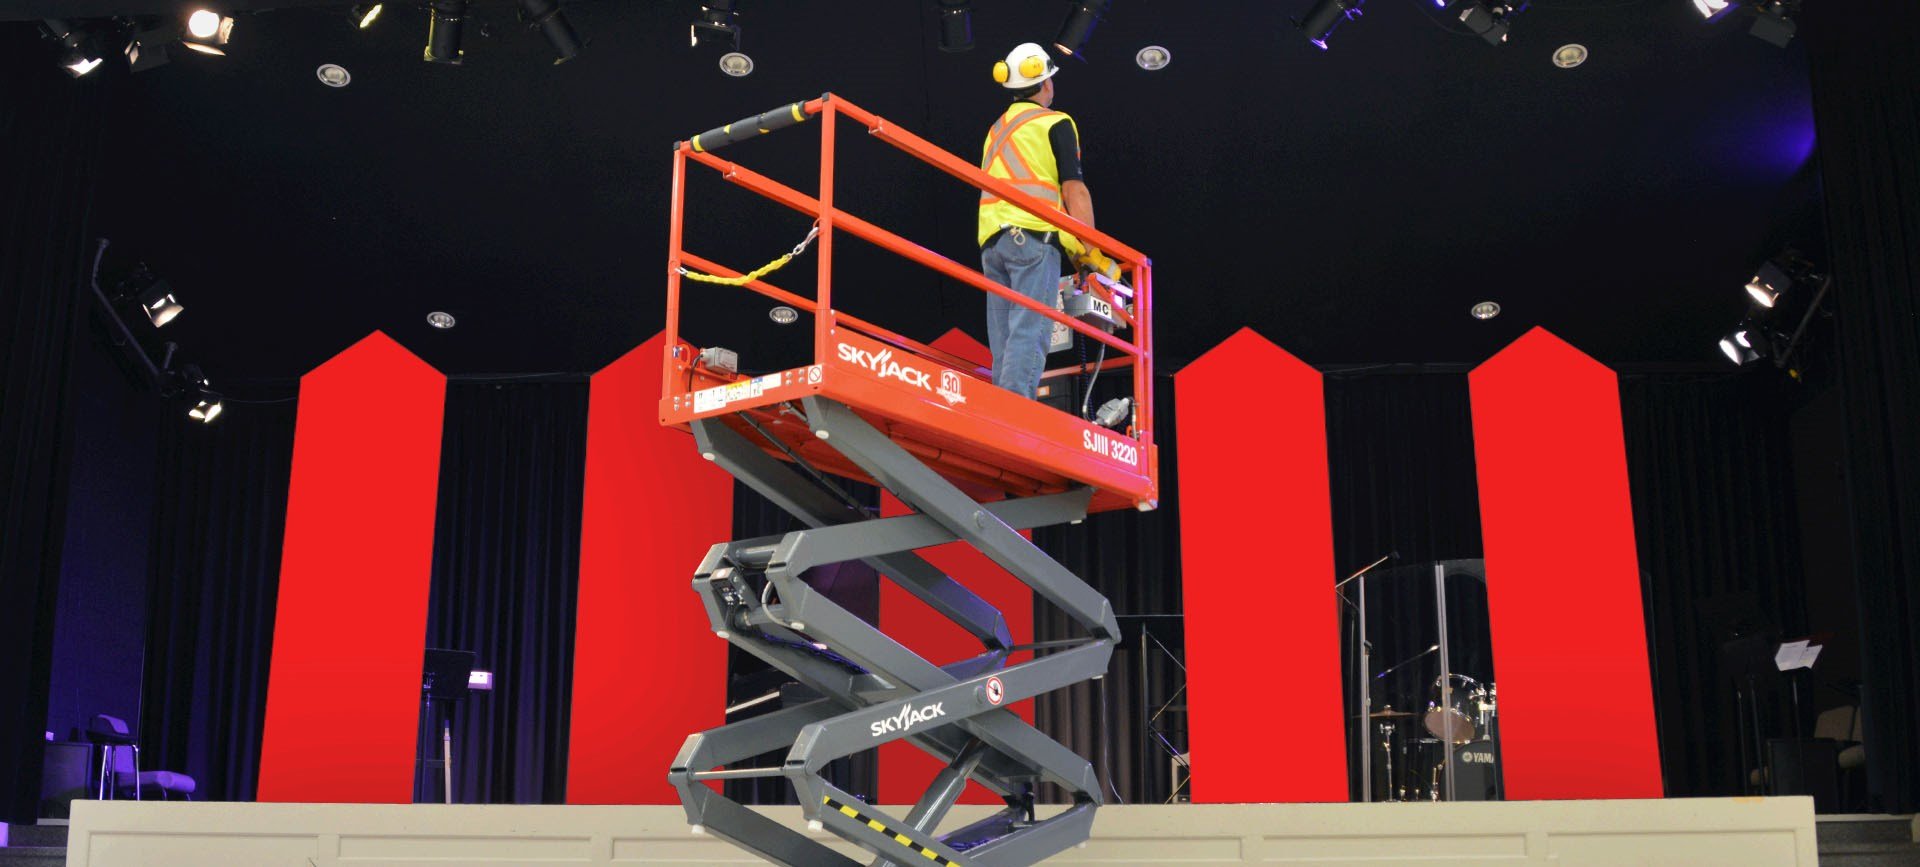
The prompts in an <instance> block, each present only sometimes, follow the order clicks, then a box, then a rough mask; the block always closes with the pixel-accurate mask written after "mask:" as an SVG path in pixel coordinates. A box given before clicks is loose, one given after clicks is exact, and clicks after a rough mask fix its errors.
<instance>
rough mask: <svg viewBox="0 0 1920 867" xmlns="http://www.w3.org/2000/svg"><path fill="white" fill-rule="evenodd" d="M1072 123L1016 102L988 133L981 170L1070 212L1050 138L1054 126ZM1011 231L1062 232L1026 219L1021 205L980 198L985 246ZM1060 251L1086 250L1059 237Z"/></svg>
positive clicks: (1070, 239) (1062, 116)
mask: <svg viewBox="0 0 1920 867" xmlns="http://www.w3.org/2000/svg"><path fill="white" fill-rule="evenodd" d="M1057 123H1073V118H1070V117H1068V116H1067V115H1066V113H1065V112H1059V111H1053V110H1051V109H1046V108H1041V107H1040V106H1038V105H1035V104H1033V103H1031V102H1016V103H1014V104H1013V105H1010V106H1008V107H1007V110H1006V113H1004V114H1002V115H1000V119H999V120H998V121H996V122H994V124H993V128H992V129H990V130H988V131H987V143H986V146H985V147H983V148H982V149H981V153H980V168H981V169H983V170H985V171H986V173H987V174H990V175H992V176H994V177H996V178H1001V179H1003V180H1006V181H1008V182H1010V183H1012V184H1013V185H1014V186H1015V187H1016V188H1018V189H1019V190H1020V191H1021V192H1024V193H1028V194H1030V195H1033V196H1034V197H1036V198H1038V199H1040V200H1041V201H1043V202H1046V203H1047V204H1049V205H1052V206H1053V207H1054V208H1055V209H1056V210H1059V211H1062V212H1065V211H1066V208H1065V207H1064V206H1063V204H1062V201H1061V198H1060V167H1059V165H1058V164H1057V163H1055V162H1054V159H1053V143H1052V141H1051V140H1050V139H1049V138H1048V134H1049V133H1051V132H1052V131H1053V126H1054V124H1057ZM1008 226H1019V227H1020V228H1022V229H1029V230H1032V231H1035V232H1053V231H1058V230H1057V229H1055V228H1054V226H1053V225H1052V224H1050V223H1048V222H1047V221H1045V220H1042V219H1040V218H1039V217H1036V216H1034V215H1032V214H1029V213H1027V212H1026V211H1025V210H1024V209H1022V208H1021V207H1020V206H1019V205H1015V204H1014V203H1012V202H1008V201H1004V200H1002V199H1001V198H1000V197H999V196H996V195H993V194H992V193H988V192H985V191H982V192H981V193H980V240H979V243H980V244H982V245H985V244H986V243H987V239H988V238H990V237H993V233H995V232H998V231H1000V230H1001V229H1003V228H1006V227H1008ZM1060 246H1062V247H1063V248H1065V249H1066V250H1067V252H1068V253H1069V254H1072V255H1079V253H1080V251H1081V250H1083V249H1085V247H1084V245H1082V244H1081V243H1080V239H1078V238H1075V237H1074V236H1072V235H1070V234H1068V233H1066V232H1060Z"/></svg>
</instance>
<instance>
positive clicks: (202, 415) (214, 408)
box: [187, 388, 225, 424]
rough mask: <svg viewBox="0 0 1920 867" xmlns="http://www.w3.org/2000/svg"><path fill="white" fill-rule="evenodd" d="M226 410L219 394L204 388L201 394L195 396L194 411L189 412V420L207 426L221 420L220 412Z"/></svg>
mask: <svg viewBox="0 0 1920 867" xmlns="http://www.w3.org/2000/svg"><path fill="white" fill-rule="evenodd" d="M224 408H225V404H223V403H221V401H220V395H219V393H218V392H215V391H213V390H212V389H209V388H202V389H200V393H199V394H197V395H195V396H194V401H193V409H190V410H187V418H190V419H193V420H194V421H197V422H200V423H201V424H207V423H209V422H212V421H213V420H214V419H216V418H219V417H220V411H221V410H222V409H224Z"/></svg>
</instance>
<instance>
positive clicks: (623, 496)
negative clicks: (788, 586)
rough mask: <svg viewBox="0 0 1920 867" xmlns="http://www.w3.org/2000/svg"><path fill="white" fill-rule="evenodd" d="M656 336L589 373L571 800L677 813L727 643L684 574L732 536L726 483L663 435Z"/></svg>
mask: <svg viewBox="0 0 1920 867" xmlns="http://www.w3.org/2000/svg"><path fill="white" fill-rule="evenodd" d="M664 340H665V338H664V337H662V336H661V335H654V337H653V339H651V340H648V341H647V342H645V343H642V344H640V345H639V346H638V347H635V348H634V349H633V350H632V351H631V352H628V353H627V354H626V355H624V356H621V358H620V360H618V361H615V362H614V363H612V364H610V365H608V366H607V367H606V368H605V369H603V370H601V371H600V372H599V373H596V374H594V375H593V379H592V384H591V386H590V389H591V390H590V391H589V394H588V405H587V466H586V492H585V496H584V502H583V504H582V508H581V517H580V596H579V602H578V604H579V615H578V617H577V619H576V624H577V625H576V627H575V635H574V647H573V712H572V718H571V735H570V737H571V740H570V741H569V743H568V747H567V803H569V804H678V803H680V798H679V795H678V794H676V793H675V792H674V789H673V787H672V786H670V785H668V784H667V768H668V767H669V766H671V765H672V764H673V757H674V755H675V754H676V753H678V752H679V751H680V745H681V744H682V743H684V742H685V741H686V739H687V736H688V735H690V734H693V733H694V732H697V731H703V730H706V729H710V728H713V727H715V726H717V725H720V724H721V723H723V722H725V717H726V704H727V643H726V642H724V641H721V640H720V639H718V638H715V637H714V636H713V631H712V629H711V627H710V626H709V625H708V623H707V613H706V609H705V608H703V607H701V605H700V598H699V596H697V595H696V594H695V593H694V592H693V573H694V570H695V568H697V567H698V566H699V565H700V558H702V557H704V556H705V555H706V553H707V549H709V548H711V547H713V546H714V545H715V544H717V543H720V542H725V541H727V540H728V539H731V538H733V477H732V476H729V475H727V473H726V472H725V471H723V470H721V469H720V468H718V467H716V466H714V465H713V464H711V463H708V462H706V461H703V460H701V459H700V455H699V453H698V451H697V450H696V449H695V448H694V445H693V437H691V436H688V435H687V434H686V433H683V432H681V431H676V430H670V429H668V428H664V427H661V426H660V377H661V371H660V363H661V356H662V353H663V351H664V349H663V346H664Z"/></svg>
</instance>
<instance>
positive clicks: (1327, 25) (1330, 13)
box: [1294, 0, 1361, 51]
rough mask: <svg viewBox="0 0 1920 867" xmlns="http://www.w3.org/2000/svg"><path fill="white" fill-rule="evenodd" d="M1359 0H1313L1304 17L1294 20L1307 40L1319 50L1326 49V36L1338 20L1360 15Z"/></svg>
mask: <svg viewBox="0 0 1920 867" xmlns="http://www.w3.org/2000/svg"><path fill="white" fill-rule="evenodd" d="M1360 3H1361V0H1314V4H1313V8H1311V9H1308V10H1307V15H1306V17H1305V18H1301V19H1299V20H1297V21H1295V22H1294V24H1296V25H1298V26H1299V27H1300V29H1301V30H1302V31H1305V32H1306V34H1307V41H1308V42H1311V43H1313V45H1314V47H1316V48H1319V49H1320V50H1321V51H1325V50H1327V38H1328V37H1330V36H1332V35H1333V29H1334V28H1335V27H1339V26H1340V22H1342V21H1347V20H1350V19H1354V18H1359V17H1360Z"/></svg>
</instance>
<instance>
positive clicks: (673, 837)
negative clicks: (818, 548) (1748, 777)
mask: <svg viewBox="0 0 1920 867" xmlns="http://www.w3.org/2000/svg"><path fill="white" fill-rule="evenodd" d="M755 809H757V810H760V811H761V812H764V813H765V814H767V815H768V816H771V817H773V818H775V819H777V820H779V821H781V822H783V823H786V824H789V825H791V826H794V827H799V826H801V824H802V823H801V822H800V820H799V810H798V808H795V807H773V808H755ZM987 809H988V808H984V807H966V806H961V807H956V808H954V815H953V816H952V817H950V818H949V820H948V824H949V825H956V824H964V823H965V822H968V821H971V820H973V819H975V818H978V817H979V816H980V815H984V814H985V812H986V811H987ZM902 812H904V810H903V811H902ZM1042 814H1043V816H1044V815H1045V811H1044V809H1043V813H1042ZM816 836H818V837H819V838H820V839H822V840H823V841H825V842H828V843H829V844H830V845H832V846H833V847H834V848H835V849H838V850H840V851H843V852H845V853H847V854H848V855H850V856H854V857H856V858H858V859H859V860H860V861H861V862H862V863H865V862H866V861H868V860H870V858H869V857H865V856H864V855H863V854H862V853H859V852H858V850H855V849H854V848H852V847H851V846H849V845H847V844H844V843H841V842H840V841H838V840H837V839H835V838H833V836H832V835H831V834H828V833H825V832H822V833H819V834H817V835H816ZM67 851H68V856H67V864H68V865H69V867H174V865H178V867H200V865H207V864H246V865H261V867H267V865H290V867H306V865H314V867H328V865H335V864H353V865H362V867H371V865H402V864H405V865H424V864H500V863H513V864H528V865H544V864H583V863H584V864H680V865H688V864H755V863H762V862H760V861H759V860H758V859H755V858H753V857H752V856H750V855H748V854H747V853H745V852H743V851H741V850H739V849H737V848H735V847H733V846H730V845H728V844H727V843H726V842H724V841H722V840H718V839H716V838H714V837H711V836H702V835H696V834H693V833H691V832H690V830H689V829H688V826H687V824H686V816H685V814H684V812H682V810H681V809H680V808H679V807H603V806H506V805H453V806H442V805H438V804H407V805H393V804H259V803H213V802H201V803H184V802H170V803H167V802H153V801H147V802H134V801H76V802H75V803H74V810H73V825H72V836H71V838H70V842H69V844H68V850H67ZM1046 863H1048V864H1059V865H1067V864H1101V865H1108V867H1152V865H1165V864H1274V863H1281V864H1296V865H1313V864H1357V863H1370V864H1429V863H1434V864H1438V863H1445V864H1449V865H1471V864H1513V865H1520V864H1543V865H1546V864H1551V865H1559V867H1580V865H1595V867H1599V865H1608V867H1612V865H1625V864H1635V865H1689V867H1698V865H1728V867H1736V865H1737V867H1770V865H1799V867H1813V865H1815V864H1817V863H1818V858H1817V855H1816V847H1815V840H1814V815H1813V802H1812V800H1811V799H1808V798H1687V799H1672V800H1645V801H1513V802H1504V803H1502V802H1488V803H1410V804H1248V805H1208V806H1202V805H1188V804H1182V805H1165V806H1162V805H1151V806H1111V807H1105V808H1102V809H1101V810H1100V812H1099V814H1098V818H1097V819H1096V821H1095V824H1094V832H1093V839H1092V840H1091V841H1090V842H1088V843H1087V844H1086V846H1085V848H1081V849H1074V850H1069V851H1068V852H1066V853H1065V854H1063V855H1061V856H1059V857H1057V858H1054V859H1051V860H1049V861H1048V862H1046Z"/></svg>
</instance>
